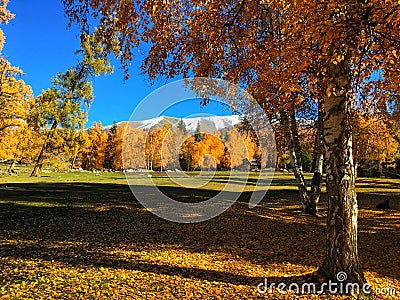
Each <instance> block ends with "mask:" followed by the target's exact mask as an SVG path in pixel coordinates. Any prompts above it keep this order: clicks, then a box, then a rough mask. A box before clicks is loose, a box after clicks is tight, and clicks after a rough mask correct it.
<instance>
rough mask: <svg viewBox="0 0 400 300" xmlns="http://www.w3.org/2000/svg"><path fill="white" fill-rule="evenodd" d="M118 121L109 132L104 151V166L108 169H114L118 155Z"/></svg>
mask: <svg viewBox="0 0 400 300" xmlns="http://www.w3.org/2000/svg"><path fill="white" fill-rule="evenodd" d="M117 130H118V127H117V123H116V122H115V121H114V123H113V125H112V126H111V128H110V131H109V132H108V134H107V142H106V148H105V153H104V164H103V167H104V168H105V169H108V170H114V164H115V161H116V155H117Z"/></svg>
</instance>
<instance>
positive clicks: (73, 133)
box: [0, 112, 399, 172]
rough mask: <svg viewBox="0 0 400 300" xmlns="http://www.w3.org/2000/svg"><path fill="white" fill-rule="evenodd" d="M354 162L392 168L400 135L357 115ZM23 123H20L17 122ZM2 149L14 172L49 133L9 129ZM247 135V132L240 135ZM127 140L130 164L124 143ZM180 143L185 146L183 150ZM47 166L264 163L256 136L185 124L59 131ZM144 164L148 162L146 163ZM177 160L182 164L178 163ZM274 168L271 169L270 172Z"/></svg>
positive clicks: (304, 132) (283, 157)
mask: <svg viewBox="0 0 400 300" xmlns="http://www.w3.org/2000/svg"><path fill="white" fill-rule="evenodd" d="M352 120H353V129H354V133H355V136H354V140H353V146H354V157H355V161H356V164H357V162H359V161H362V160H371V161H379V162H380V163H384V162H389V163H393V161H395V159H396V158H397V157H398V156H399V143H398V140H399V138H398V134H399V132H398V131H397V132H396V130H395V128H394V127H393V126H388V123H387V122H385V120H382V119H380V118H376V117H372V116H368V115H361V114H359V113H357V112H355V113H354V114H353V117H352ZM18 121H20V120H18ZM315 131H316V129H315V125H314V124H307V125H304V126H299V140H300V141H301V162H302V168H303V170H304V171H307V172H310V171H312V167H313V166H312V154H313V153H314V152H315V149H314V148H313V147H314V146H315V145H314V137H315ZM2 132H3V134H4V135H3V137H2V143H1V145H0V159H8V160H11V161H12V163H11V164H10V168H9V171H10V172H12V170H13V168H14V167H15V163H16V162H17V161H19V162H21V163H25V164H28V165H30V164H32V163H34V162H35V161H37V158H38V156H39V153H40V151H41V149H42V147H43V144H44V142H45V139H46V137H47V134H48V129H42V130H40V129H39V130H38V129H37V128H35V126H33V127H30V126H26V125H25V123H24V122H22V123H20V124H19V125H16V124H15V125H14V126H10V127H8V128H7V129H4V130H3V131H2ZM241 132H242V131H241ZM283 132H284V131H283V129H282V128H281V126H280V125H279V124H277V125H276V126H275V135H276V145H277V153H276V155H277V157H276V158H277V159H276V166H275V167H276V168H284V169H290V168H291V167H290V165H291V159H290V154H289V148H288V145H287V143H286V139H285V137H284V134H283ZM124 139H125V150H126V154H125V158H124V160H123V157H122V151H123V142H124ZM176 141H180V143H179V144H178V143H177V142H176ZM46 147H47V148H46V152H47V159H44V162H45V163H47V164H50V165H51V166H53V167H55V168H57V169H64V170H66V169H69V168H79V167H82V168H83V169H85V170H94V169H95V170H104V169H108V170H114V171H121V170H123V169H149V170H161V171H162V170H166V169H171V170H175V169H177V168H181V169H182V170H197V169H201V168H205V169H212V168H215V169H217V170H230V169H232V168H234V169H238V168H243V169H248V166H249V162H251V161H252V159H253V158H260V159H261V163H262V166H263V167H265V166H266V165H267V163H268V162H267V159H265V158H262V157H261V154H260V149H259V147H258V146H257V141H256V140H254V138H253V137H252V135H251V134H248V133H246V132H245V133H243V132H242V133H239V131H238V130H236V129H233V130H229V131H226V130H224V131H223V132H215V133H214V134H200V133H199V132H197V133H194V134H193V135H191V134H189V133H187V131H186V128H185V126H184V123H183V122H182V124H178V126H177V129H171V126H170V125H166V126H164V127H163V128H156V127H155V128H153V129H151V130H150V132H146V131H145V130H141V129H136V128H132V127H131V126H129V125H128V123H121V124H119V125H117V124H114V125H113V126H111V128H110V129H109V130H104V128H103V127H102V124H101V123H100V122H96V123H94V124H93V126H92V127H91V128H89V129H88V130H76V129H72V130H71V129H68V128H65V127H58V128H56V129H55V130H53V133H52V136H51V138H49V140H48V142H47V146H46ZM142 158H144V159H142ZM177 158H178V159H177ZM269 167H270V166H269Z"/></svg>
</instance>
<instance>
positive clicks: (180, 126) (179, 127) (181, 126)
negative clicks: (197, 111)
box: [177, 119, 187, 135]
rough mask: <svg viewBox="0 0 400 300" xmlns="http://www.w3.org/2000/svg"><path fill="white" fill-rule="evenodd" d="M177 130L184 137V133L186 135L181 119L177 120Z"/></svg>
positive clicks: (184, 125)
mask: <svg viewBox="0 0 400 300" xmlns="http://www.w3.org/2000/svg"><path fill="white" fill-rule="evenodd" d="M177 128H178V129H179V130H180V131H181V132H182V133H183V134H184V135H186V133H187V129H186V124H185V122H183V120H182V119H180V120H179V122H178V126H177Z"/></svg>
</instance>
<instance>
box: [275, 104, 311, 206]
mask: <svg viewBox="0 0 400 300" xmlns="http://www.w3.org/2000/svg"><path fill="white" fill-rule="evenodd" d="M280 114H281V124H282V128H283V131H284V135H285V139H286V143H287V144H288V148H289V154H290V162H291V165H292V169H293V174H294V177H295V179H296V182H297V187H298V189H299V196H300V201H301V207H302V209H301V210H302V213H303V214H309V213H310V199H309V197H308V195H307V186H306V183H305V180H304V175H303V167H302V164H301V150H300V144H299V140H298V130H297V123H296V119H295V112H294V111H293V113H291V114H290V116H288V114H287V112H286V111H283V110H282V111H281V112H280Z"/></svg>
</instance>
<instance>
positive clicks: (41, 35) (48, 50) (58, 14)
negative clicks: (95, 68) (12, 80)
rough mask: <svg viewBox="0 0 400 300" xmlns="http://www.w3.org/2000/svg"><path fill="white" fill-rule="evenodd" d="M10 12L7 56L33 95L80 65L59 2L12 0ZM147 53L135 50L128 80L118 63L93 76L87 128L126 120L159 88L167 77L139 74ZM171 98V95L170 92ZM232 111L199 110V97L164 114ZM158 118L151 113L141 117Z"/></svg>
mask: <svg viewBox="0 0 400 300" xmlns="http://www.w3.org/2000/svg"><path fill="white" fill-rule="evenodd" d="M8 8H9V10H10V11H11V12H12V13H14V14H16V16H15V18H14V19H13V20H11V21H10V22H9V24H7V25H3V26H2V29H3V30H4V33H5V35H6V44H5V47H4V49H3V53H2V54H3V55H4V56H5V57H6V58H8V60H9V61H10V62H11V63H12V64H13V65H15V66H18V67H20V68H21V69H22V70H23V72H24V76H23V79H24V80H25V82H26V83H27V84H29V85H31V86H32V89H33V92H34V94H35V96H37V95H39V94H40V93H41V91H42V90H44V89H47V88H49V87H51V78H52V77H53V76H55V75H56V74H57V72H64V71H65V70H67V69H68V68H69V67H70V66H73V65H75V64H76V63H77V57H76V56H75V55H74V52H75V51H76V50H77V49H78V48H79V32H78V30H77V28H76V27H73V28H67V24H68V20H67V19H66V18H65V17H64V12H63V7H62V3H61V0H35V1H32V0H10V3H9V5H8ZM142 58H143V56H141V55H140V54H139V53H136V57H135V60H134V61H133V62H132V66H131V68H130V74H131V76H130V79H129V80H127V81H126V82H124V80H123V77H124V74H123V72H122V70H120V69H119V65H118V64H117V63H116V61H113V62H114V63H116V64H115V72H114V74H112V75H109V76H107V77H97V78H95V79H93V85H94V94H95V100H94V101H93V103H92V105H91V108H90V111H89V120H88V123H87V126H90V125H91V124H92V123H93V122H94V121H101V122H102V123H103V124H104V125H108V124H111V123H112V122H113V121H114V120H115V121H117V122H118V121H123V120H128V119H129V118H130V116H131V114H132V112H133V111H134V109H135V107H136V105H137V104H138V103H139V102H140V101H141V100H142V99H143V98H145V97H146V96H147V95H148V94H149V93H151V92H152V91H154V90H156V89H157V88H159V87H161V86H162V85H163V84H164V81H163V80H159V81H158V82H156V83H155V84H154V85H153V86H151V85H150V83H149V81H148V80H147V78H146V77H145V76H144V75H140V64H141V60H142ZM169 96H171V95H169ZM197 113H204V114H217V115H229V114H230V112H229V111H226V110H225V109H223V107H222V105H219V104H218V103H211V104H210V105H208V106H207V107H205V108H201V107H200V105H199V102H198V100H195V99H193V100H192V101H185V102H184V103H180V104H179V105H176V106H174V107H171V108H170V109H168V110H166V111H165V112H164V113H163V114H166V115H169V116H175V117H185V116H188V115H192V114H197ZM152 117H156V116H155V115H154V112H152V111H151V110H149V111H148V114H147V115H145V114H144V115H143V116H142V118H141V119H147V118H152Z"/></svg>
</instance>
